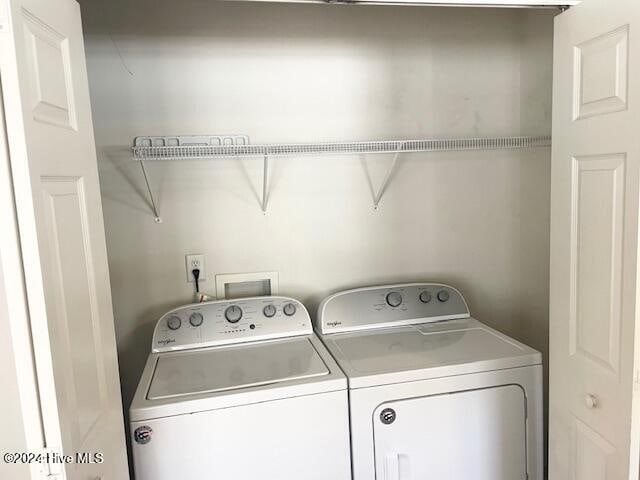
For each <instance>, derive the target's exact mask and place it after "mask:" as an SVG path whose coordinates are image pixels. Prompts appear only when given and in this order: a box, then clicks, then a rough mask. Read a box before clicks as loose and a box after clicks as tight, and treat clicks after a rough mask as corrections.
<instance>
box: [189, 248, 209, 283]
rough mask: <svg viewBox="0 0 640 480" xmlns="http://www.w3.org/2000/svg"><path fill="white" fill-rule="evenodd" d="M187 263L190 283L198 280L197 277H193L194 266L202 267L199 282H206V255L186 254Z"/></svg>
mask: <svg viewBox="0 0 640 480" xmlns="http://www.w3.org/2000/svg"><path fill="white" fill-rule="evenodd" d="M185 263H186V267H187V282H188V283H194V282H195V281H196V279H195V278H193V273H191V272H193V269H194V268H199V269H200V277H199V278H198V282H204V281H206V280H207V269H206V265H205V262H204V255H203V254H201V253H199V254H196V255H186V256H185Z"/></svg>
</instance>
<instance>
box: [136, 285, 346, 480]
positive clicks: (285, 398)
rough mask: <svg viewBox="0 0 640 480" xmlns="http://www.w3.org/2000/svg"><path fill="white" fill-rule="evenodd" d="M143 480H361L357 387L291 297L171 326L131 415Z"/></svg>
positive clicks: (234, 304)
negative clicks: (350, 387) (351, 410)
mask: <svg viewBox="0 0 640 480" xmlns="http://www.w3.org/2000/svg"><path fill="white" fill-rule="evenodd" d="M129 413H130V422H131V423H130V427H131V444H132V450H133V463H134V470H135V477H136V479H137V480H176V479H179V480H202V479H205V478H210V479H221V480H222V479H225V480H227V479H228V480H256V479H265V480H269V479H272V480H300V479H303V478H304V479H315V480H326V479H337V480H350V478H351V466H350V454H349V418H348V398H347V382H346V378H345V376H344V375H343V373H342V372H341V371H340V368H339V367H338V365H337V364H336V362H335V361H334V360H333V358H332V357H331V355H330V354H329V353H328V352H327V350H326V348H325V347H324V346H323V344H322V342H320V340H319V339H318V338H317V337H316V336H315V335H314V334H313V330H312V323H311V320H310V317H309V314H308V312H307V310H306V309H305V307H304V306H303V305H302V304H301V303H300V302H299V301H297V300H294V299H292V298H286V297H276V296H271V297H259V298H247V299H241V300H233V301H226V300H225V301H214V302H208V303H200V304H194V305H188V306H184V307H181V308H177V309H175V310H172V311H170V312H168V313H166V314H165V315H163V316H162V318H160V319H159V320H158V322H157V324H156V327H155V331H154V333H153V341H152V346H151V353H150V355H149V357H148V360H147V363H146V366H145V368H144V371H143V373H142V377H141V379H140V383H139V385H138V388H137V391H136V394H135V398H134V400H133V403H132V405H131V408H130V412H129Z"/></svg>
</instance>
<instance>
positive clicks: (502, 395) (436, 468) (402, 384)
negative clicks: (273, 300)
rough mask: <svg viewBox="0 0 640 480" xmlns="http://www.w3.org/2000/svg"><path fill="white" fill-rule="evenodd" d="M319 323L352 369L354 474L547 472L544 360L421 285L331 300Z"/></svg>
mask: <svg viewBox="0 0 640 480" xmlns="http://www.w3.org/2000/svg"><path fill="white" fill-rule="evenodd" d="M316 320H317V322H316V329H317V330H318V331H319V332H320V334H321V338H322V340H323V342H324V343H325V345H326V346H327V348H328V349H329V351H330V352H331V354H332V355H333V357H334V358H335V359H336V360H337V362H338V364H339V365H340V367H341V368H342V370H343V371H344V372H345V374H346V375H347V380H348V384H349V403H350V426H351V452H352V468H353V480H423V479H425V480H426V479H437V480H470V479H473V480H527V479H528V480H542V478H543V427H542V415H543V413H542V409H543V406H542V358H541V355H540V353H539V352H537V351H535V350H533V349H531V348H529V347H527V346H526V345H523V344H522V343H520V342H518V341H516V340H514V339H512V338H509V337H507V336H506V335H503V334H501V333H500V332H498V331H496V330H494V329H492V328H489V327H488V326H486V325H484V324H482V323H481V322H479V321H478V320H475V319H474V318H472V317H471V316H470V314H469V309H468V307H467V303H466V301H465V299H464V298H463V297H462V295H461V294H460V292H459V291H458V290H456V289H455V288H453V287H451V286H448V285H441V284H434V283H415V284H403V285H390V286H377V287H370V288H360V289H356V290H349V291H344V292H340V293H337V294H335V295H332V296H330V297H328V298H327V299H325V300H324V301H323V302H322V303H321V305H320V307H319V311H318V315H317V318H316Z"/></svg>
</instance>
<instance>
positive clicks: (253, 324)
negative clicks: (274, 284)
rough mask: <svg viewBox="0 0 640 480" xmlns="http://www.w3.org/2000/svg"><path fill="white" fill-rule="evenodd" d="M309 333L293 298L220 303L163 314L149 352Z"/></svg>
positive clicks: (302, 311) (307, 319) (301, 308)
mask: <svg viewBox="0 0 640 480" xmlns="http://www.w3.org/2000/svg"><path fill="white" fill-rule="evenodd" d="M311 333H312V324H311V318H310V317H309V313H308V312H307V309H306V308H305V307H304V305H303V304H302V303H300V302H299V301H298V300H294V299H293V298H288V297H275V296H267V297H254V298H242V299H237V300H219V301H214V302H205V303H194V304H192V305H186V306H184V307H180V308H176V309H174V310H171V311H170V312H167V313H166V314H164V315H163V316H162V317H161V318H160V320H158V323H157V324H156V328H155V331H154V333H153V341H152V344H151V350H152V351H153V352H165V351H170V350H186V349H192V348H202V347H210V346H216V345H225V344H232V343H242V342H252V341H257V340H267V339H271V338H282V337H292V336H297V335H309V334H311Z"/></svg>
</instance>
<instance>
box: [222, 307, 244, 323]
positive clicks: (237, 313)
mask: <svg viewBox="0 0 640 480" xmlns="http://www.w3.org/2000/svg"><path fill="white" fill-rule="evenodd" d="M224 318H226V319H227V322H229V323H238V322H239V321H240V319H241V318H242V309H241V308H240V307H238V306H237V305H231V306H230V307H227V309H226V310H225V311H224Z"/></svg>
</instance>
